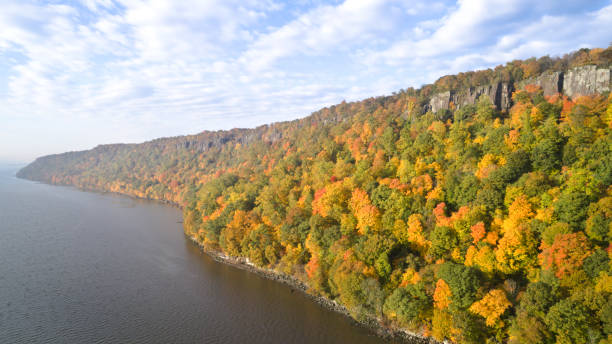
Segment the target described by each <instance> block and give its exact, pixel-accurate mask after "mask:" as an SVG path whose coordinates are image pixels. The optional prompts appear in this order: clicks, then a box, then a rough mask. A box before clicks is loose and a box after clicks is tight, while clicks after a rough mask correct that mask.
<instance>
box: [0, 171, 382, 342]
mask: <svg viewBox="0 0 612 344" xmlns="http://www.w3.org/2000/svg"><path fill="white" fill-rule="evenodd" d="M14 173H15V171H14V169H13V170H10V169H9V170H7V169H1V168H0V343H380V342H382V341H381V340H380V339H378V338H376V337H374V336H372V335H371V334H370V333H369V332H368V331H367V330H365V329H361V328H359V327H356V326H354V325H353V324H352V323H351V322H350V321H349V320H348V319H346V318H345V317H343V316H341V315H339V314H336V313H333V312H331V311H328V310H326V309H323V308H322V307H320V306H319V305H317V304H316V303H314V302H312V301H311V300H309V299H308V298H306V297H305V296H304V295H302V294H300V293H299V292H292V290H291V288H289V287H288V286H285V285H282V284H280V283H277V282H273V281H270V280H267V279H264V278H261V277H259V276H257V275H255V274H252V273H248V272H246V271H243V270H240V269H236V268H234V267H230V266H227V265H224V264H220V263H217V262H215V261H213V260H211V259H210V258H209V257H208V256H206V255H204V254H203V253H201V252H200V251H199V249H198V248H197V247H196V246H195V245H193V244H192V243H191V242H189V241H188V240H186V239H185V237H184V236H183V234H182V227H181V223H180V221H181V212H180V210H178V209H175V208H173V207H170V206H166V205H162V204H158V203H154V202H147V201H141V200H134V199H131V198H127V197H122V196H116V195H108V194H98V193H90V192H83V191H79V190H76V189H74V188H68V187H59V186H51V185H45V184H40V183H34V182H30V181H25V180H20V179H17V178H15V177H14V176H13V175H14Z"/></svg>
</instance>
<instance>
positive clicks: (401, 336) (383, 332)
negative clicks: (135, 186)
mask: <svg viewBox="0 0 612 344" xmlns="http://www.w3.org/2000/svg"><path fill="white" fill-rule="evenodd" d="M15 177H17V176H15ZM17 178H19V179H25V180H29V181H32V182H39V183H43V184H47V185H53V186H64V187H69V188H75V189H77V190H80V191H84V192H94V193H99V194H110V195H117V196H122V197H128V198H131V199H133V200H144V201H149V202H158V203H161V204H164V205H168V206H171V207H174V208H177V209H179V210H182V209H183V207H182V206H181V205H180V204H178V203H176V202H172V201H168V200H162V199H150V198H144V197H139V196H136V195H131V194H127V193H122V192H116V191H108V190H96V189H90V188H85V187H80V186H76V185H72V184H60V183H51V182H45V181H40V180H34V179H29V178H23V177H17ZM181 217H182V216H181ZM181 222H182V221H181ZM183 235H185V234H183ZM185 238H186V239H188V240H189V241H191V242H192V243H193V244H195V245H197V246H198V247H199V248H200V250H201V251H202V252H203V253H204V254H206V255H208V256H209V257H210V258H211V259H213V260H214V261H216V262H218V263H222V264H226V265H230V266H233V267H235V268H238V269H241V270H245V271H247V272H251V273H254V274H257V275H258V276H261V277H263V278H266V279H269V280H272V281H275V282H279V283H282V284H285V285H287V286H289V287H290V288H292V289H294V290H297V291H299V292H301V293H302V294H303V295H304V296H306V297H307V298H309V299H310V300H312V301H314V302H315V303H317V304H318V305H319V306H321V307H323V308H325V309H328V310H330V311H333V312H336V313H338V314H340V315H342V316H344V317H346V318H347V319H348V320H349V321H350V322H351V323H353V325H355V326H359V327H361V328H364V329H367V330H369V331H370V332H371V333H372V334H373V335H375V336H377V337H379V338H381V339H383V340H385V341H400V342H402V343H406V344H442V343H447V342H446V341H445V342H438V341H436V340H435V339H433V338H431V337H425V336H423V335H420V334H417V333H414V332H410V331H407V330H404V329H401V328H397V327H386V326H384V325H382V324H381V323H380V322H379V320H378V319H376V318H372V317H369V318H366V319H365V320H357V319H355V318H353V317H352V316H351V315H350V313H349V311H348V309H346V307H344V306H342V305H341V304H339V303H337V302H335V301H333V300H330V299H328V298H326V297H324V296H317V295H313V294H311V293H309V292H308V285H306V284H305V283H304V282H302V281H300V280H298V279H297V278H295V277H293V276H290V275H287V274H283V273H279V272H277V271H274V270H270V269H264V268H260V267H257V266H255V265H253V264H250V263H249V262H248V261H247V259H246V258H244V257H231V256H228V255H226V254H224V253H221V252H219V251H213V250H209V249H206V248H205V247H204V246H203V245H200V243H199V242H197V240H195V239H194V238H192V237H190V236H188V235H185Z"/></svg>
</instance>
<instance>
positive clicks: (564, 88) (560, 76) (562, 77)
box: [427, 66, 611, 112]
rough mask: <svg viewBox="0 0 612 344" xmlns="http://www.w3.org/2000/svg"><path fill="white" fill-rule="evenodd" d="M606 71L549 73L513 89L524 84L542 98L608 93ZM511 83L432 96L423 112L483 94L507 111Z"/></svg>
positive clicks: (471, 100) (522, 84)
mask: <svg viewBox="0 0 612 344" xmlns="http://www.w3.org/2000/svg"><path fill="white" fill-rule="evenodd" d="M610 79H611V70H610V68H599V69H598V68H597V66H583V67H576V68H573V69H571V70H569V71H567V72H565V73H564V72H550V73H545V74H542V75H539V76H537V77H533V78H529V79H525V80H521V81H519V82H517V83H516V88H517V89H522V88H524V87H525V86H526V85H529V84H534V85H537V86H540V87H541V88H542V91H543V93H544V95H545V96H550V95H553V94H557V93H561V92H563V94H565V95H567V96H568V97H570V98H572V97H577V96H581V95H591V94H595V93H602V92H607V91H610ZM514 90H515V84H514V83H512V82H510V83H505V82H500V83H494V84H490V85H485V86H478V87H470V88H468V89H463V90H458V91H446V92H441V93H437V94H434V95H433V96H432V97H431V99H430V101H429V106H428V107H427V110H431V111H432V112H436V111H438V110H441V109H449V108H450V104H451V102H452V103H453V104H454V105H455V107H457V108H460V107H463V106H466V105H473V104H476V103H477V102H478V99H479V98H480V96H482V95H485V96H487V97H489V99H491V102H492V103H493V104H494V105H495V107H496V108H497V109H498V110H501V111H508V110H509V109H510V108H511V107H512V93H513V92H514Z"/></svg>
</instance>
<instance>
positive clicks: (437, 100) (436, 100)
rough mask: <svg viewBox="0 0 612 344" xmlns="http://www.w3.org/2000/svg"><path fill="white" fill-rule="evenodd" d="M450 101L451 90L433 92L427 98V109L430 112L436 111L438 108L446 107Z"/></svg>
mask: <svg viewBox="0 0 612 344" xmlns="http://www.w3.org/2000/svg"><path fill="white" fill-rule="evenodd" d="M450 101H451V92H450V91H446V92H442V93H437V94H434V95H433V96H432V97H431V99H430V100H429V109H430V110H431V112H434V113H435V112H438V110H442V109H448V108H449V105H450Z"/></svg>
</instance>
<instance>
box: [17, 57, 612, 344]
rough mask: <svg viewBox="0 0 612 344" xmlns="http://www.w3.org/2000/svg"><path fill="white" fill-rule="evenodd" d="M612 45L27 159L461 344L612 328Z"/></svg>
mask: <svg viewBox="0 0 612 344" xmlns="http://www.w3.org/2000/svg"><path fill="white" fill-rule="evenodd" d="M611 63H612V48H610V47H609V48H607V49H592V50H589V49H581V50H579V51H577V52H574V53H571V54H568V55H566V56H564V57H561V58H549V57H542V58H539V59H535V58H534V59H528V60H524V61H513V62H509V63H507V64H506V65H504V66H499V67H496V68H495V69H488V70H484V71H477V72H468V73H461V74H458V75H454V76H445V77H442V78H440V79H439V80H438V81H436V82H435V83H434V84H432V85H426V86H423V87H422V88H420V89H418V90H415V89H412V88H410V89H407V90H401V91H399V92H397V93H395V94H393V95H390V96H384V97H377V98H369V99H366V100H363V101H359V102H351V103H345V102H343V103H341V104H338V105H335V106H331V107H328V108H324V109H321V110H319V111H317V112H315V113H313V114H312V115H310V116H308V117H306V118H303V119H299V120H295V121H290V122H282V123H274V124H271V125H264V126H260V127H258V128H255V129H234V130H230V131H215V132H202V133H200V134H197V135H191V136H182V137H175V138H164V139H158V140H153V141H149V142H145V143H142V144H125V145H122V144H119V145H103V146H98V147H96V148H94V149H92V150H88V151H82V152H70V153H64V154H58V155H51V156H46V157H42V158H39V159H37V160H36V161H35V162H33V163H32V164H30V165H28V166H27V167H25V168H24V169H22V170H21V171H20V172H19V173H18V176H19V177H22V178H29V179H33V180H40V181H45V182H50V183H56V184H64V185H75V186H78V187H82V188H87V189H95V190H101V191H112V192H119V193H123V194H127V195H132V196H137V197H143V198H149V199H158V200H164V201H170V202H174V203H176V204H179V205H181V206H182V207H183V210H184V227H185V234H186V235H187V236H189V237H190V238H192V239H193V240H195V241H197V242H198V243H200V244H201V245H202V246H203V247H205V248H206V249H210V250H215V251H220V252H223V253H225V254H227V255H230V256H235V257H246V258H248V259H249V261H250V262H252V263H253V264H255V265H256V266H259V267H265V268H268V269H273V270H275V271H278V272H279V273H285V274H289V275H291V276H293V277H295V278H298V279H300V280H301V281H303V282H304V283H305V284H307V285H308V286H309V288H310V292H311V293H313V294H317V295H322V296H325V297H328V298H330V299H333V300H336V301H337V302H339V303H340V304H342V305H344V306H345V307H347V309H349V310H350V312H351V314H352V315H353V316H354V317H355V318H358V319H359V318H373V319H377V321H379V322H380V323H381V325H382V326H389V327H396V328H403V329H408V330H410V331H413V332H415V333H419V334H421V335H424V336H431V337H433V338H436V339H438V340H450V341H454V342H461V343H485V342H488V343H495V342H510V343H611V342H612V336H611V334H612V270H611V267H610V238H611V236H612V187H611V184H612V97H611V96H610V66H611Z"/></svg>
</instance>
